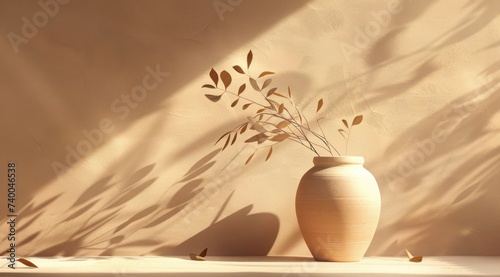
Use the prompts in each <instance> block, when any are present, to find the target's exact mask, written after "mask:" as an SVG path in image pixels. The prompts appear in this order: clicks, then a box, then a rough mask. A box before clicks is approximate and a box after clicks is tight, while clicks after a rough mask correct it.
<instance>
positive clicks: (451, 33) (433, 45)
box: [355, 0, 498, 105]
mask: <svg viewBox="0 0 500 277" xmlns="http://www.w3.org/2000/svg"><path fill="white" fill-rule="evenodd" d="M401 4H402V6H403V10H402V12H401V13H400V14H397V15H395V16H393V18H392V21H391V24H392V25H395V26H397V27H395V28H394V29H392V30H390V31H388V32H387V33H386V34H384V35H383V36H381V37H380V38H377V39H376V41H375V42H374V43H373V45H371V46H370V48H369V49H368V53H367V55H366V58H365V61H366V62H367V64H368V65H369V66H370V71H369V72H366V73H364V74H361V75H359V76H356V77H355V79H356V78H366V79H367V84H368V86H370V84H371V83H372V82H373V80H374V79H376V78H377V77H378V75H377V73H378V71H379V70H380V71H386V70H387V69H388V66H391V65H395V64H397V63H404V62H407V61H408V60H409V59H413V58H415V57H420V58H421V60H420V61H416V62H415V63H413V64H408V65H407V66H405V71H404V72H398V75H397V76H398V78H397V79H398V80H399V79H400V78H401V76H407V77H406V79H405V80H403V81H400V82H398V83H394V84H384V86H382V87H377V88H374V89H373V91H372V92H371V93H370V95H369V97H368V102H369V103H370V104H371V105H375V104H376V103H378V102H383V101H385V100H389V99H392V98H394V97H397V96H399V95H401V94H403V93H405V92H407V91H408V90H410V89H413V88H416V87H418V85H419V84H421V82H422V81H423V80H425V79H426V78H427V77H429V76H431V75H432V74H433V73H435V72H436V71H438V69H439V68H438V65H436V61H435V59H436V57H437V54H436V53H439V52H440V51H441V50H442V49H445V48H447V47H451V46H453V45H456V44H457V43H460V42H463V41H465V40H467V39H469V38H471V37H473V36H474V35H475V34H477V33H479V32H480V31H481V30H483V29H484V28H486V27H488V25H489V24H491V23H492V22H493V21H494V20H495V19H496V18H497V16H498V12H497V10H498V9H496V8H494V6H495V5H498V3H497V2H496V1H491V0H483V1H474V2H469V3H468V4H467V5H465V6H464V7H463V9H466V10H467V13H465V14H464V15H463V16H462V17H459V18H457V20H456V23H455V24H454V26H453V27H451V29H447V30H444V31H443V32H442V34H441V35H438V36H436V38H435V39H432V40H431V41H429V42H428V43H427V44H426V45H425V46H422V47H421V48H419V49H416V50H414V51H411V52H409V53H405V54H402V55H396V54H395V51H394V49H397V47H398V46H397V43H398V39H400V38H401V37H403V36H404V35H407V34H408V33H409V31H408V24H410V23H411V21H412V20H415V19H417V18H419V17H420V16H421V15H422V14H423V13H424V12H425V11H426V10H428V9H430V8H431V7H432V5H433V4H436V3H430V2H427V1H402V2H401ZM424 39H426V38H424ZM391 69H392V68H391ZM403 74H404V75H403Z"/></svg>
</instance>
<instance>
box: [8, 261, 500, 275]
mask: <svg viewBox="0 0 500 277" xmlns="http://www.w3.org/2000/svg"><path fill="white" fill-rule="evenodd" d="M27 259H28V260H30V261H31V262H33V263H35V264H36V265H37V266H38V267H39V268H28V267H26V266H24V265H22V264H20V263H16V266H17V269H10V268H8V267H7V266H6V265H4V267H2V268H0V274H4V275H7V274H9V275H8V276H10V275H12V276H33V275H34V276H55V277H58V276H59V277H60V276H72V277H73V276H134V277H138V276H148V277H152V276H185V277H188V276H282V277H285V276H301V277H302V276H311V277H312V276H405V277H408V276H500V257H477V256H468V257H466V256H462V257H424V259H423V261H422V262H421V263H413V262H409V261H408V259H406V258H405V257H367V258H364V259H363V260H362V261H360V262H354V263H333V262H316V261H314V260H313V259H312V258H307V257H210V256H208V257H207V260H206V261H192V260H190V259H189V257H154V256H141V257H57V258H38V257H33V258H29V257H28V258H27ZM5 261H6V260H5Z"/></svg>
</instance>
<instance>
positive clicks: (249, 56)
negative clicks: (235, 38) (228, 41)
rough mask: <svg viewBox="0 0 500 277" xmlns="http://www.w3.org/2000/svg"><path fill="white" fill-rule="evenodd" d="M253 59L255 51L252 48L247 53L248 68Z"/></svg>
mask: <svg viewBox="0 0 500 277" xmlns="http://www.w3.org/2000/svg"><path fill="white" fill-rule="evenodd" d="M252 59H253V53H252V50H250V51H249V52H248V54H247V68H249V67H250V64H252Z"/></svg>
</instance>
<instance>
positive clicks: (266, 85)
mask: <svg viewBox="0 0 500 277" xmlns="http://www.w3.org/2000/svg"><path fill="white" fill-rule="evenodd" d="M272 81H273V79H271V78H269V79H267V80H265V81H264V84H262V89H265V88H267V87H268V86H269V85H270V84H271V82H272Z"/></svg>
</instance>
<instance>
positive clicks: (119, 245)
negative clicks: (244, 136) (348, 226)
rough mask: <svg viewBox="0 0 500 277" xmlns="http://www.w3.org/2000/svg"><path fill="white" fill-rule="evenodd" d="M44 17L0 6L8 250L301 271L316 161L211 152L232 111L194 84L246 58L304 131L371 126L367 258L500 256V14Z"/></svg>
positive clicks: (426, 8)
mask: <svg viewBox="0 0 500 277" xmlns="http://www.w3.org/2000/svg"><path fill="white" fill-rule="evenodd" d="M46 2H50V3H52V6H50V7H49V11H52V12H53V13H52V15H47V13H48V12H46V11H45V10H44V8H43V7H42V6H41V5H40V4H39V3H38V2H37V1H26V0H24V1H7V0H3V1H0V34H2V39H1V40H0V50H1V51H0V57H1V61H2V63H1V66H0V70H1V72H0V84H1V89H0V103H1V105H2V109H1V111H0V113H1V116H0V126H1V128H2V130H1V133H0V134H1V135H0V161H1V162H0V165H1V166H0V173H1V174H0V176H4V177H2V178H3V179H2V180H3V181H2V184H3V185H2V189H1V190H2V193H1V196H0V207H1V210H0V217H1V221H0V222H7V218H6V213H7V209H6V206H7V205H6V200H7V199H6V196H5V193H4V192H6V191H7V188H6V185H5V182H6V174H7V173H6V172H7V166H6V164H7V162H8V161H15V162H16V163H17V174H18V175H17V199H16V208H17V214H18V222H17V228H18V229H17V231H18V232H17V237H16V242H17V250H18V255H22V256H29V255H39V256H52V255H185V254H187V253H189V252H196V251H201V250H202V249H203V248H205V247H209V254H211V255H294V256H309V253H308V251H307V248H306V247H305V244H304V243H303V241H302V238H301V236H300V233H299V230H298V226H297V223H296V219H295V212H294V195H295V190H296V187H297V185H298V181H299V180H300V177H301V175H302V174H303V173H304V172H305V171H306V170H307V169H308V168H309V167H310V166H311V160H312V157H313V154H312V153H309V152H307V150H306V149H305V148H304V149H303V148H300V147H299V146H297V145H294V144H293V143H286V144H281V145H279V146H278V147H276V148H275V153H274V154H273V157H272V158H271V159H270V160H269V161H267V162H265V163H264V162H263V161H264V158H265V153H264V152H262V153H261V152H258V154H257V155H256V156H255V157H254V160H253V161H252V163H250V164H249V165H247V166H243V164H244V162H245V160H246V158H247V156H248V155H249V154H251V153H252V151H253V150H252V149H253V146H251V145H246V146H245V145H243V143H236V144H235V145H233V146H232V147H230V148H228V149H227V150H225V151H224V152H221V153H219V151H218V149H219V148H220V147H221V146H222V145H221V144H219V145H218V146H214V142H215V141H216V139H217V138H218V137H219V136H220V135H222V134H223V133H224V132H225V131H227V130H228V129H229V128H231V127H232V126H234V125H235V124H237V123H238V122H241V121H242V120H244V118H245V113H244V112H242V111H241V109H239V108H238V109H231V108H230V107H229V105H230V103H231V99H229V98H223V99H222V101H220V102H219V103H217V104H214V103H212V102H210V101H208V100H207V99H206V98H205V97H204V96H203V94H204V93H207V91H206V90H203V89H201V88H200V87H201V85H203V84H204V83H207V82H209V81H210V79H209V77H208V71H209V70H210V69H211V68H212V67H214V68H216V69H217V70H218V71H220V70H222V69H230V67H231V66H233V65H235V64H240V65H244V63H245V56H246V53H247V52H248V51H249V50H250V49H251V50H252V51H253V53H254V65H253V66H254V68H253V70H254V71H253V72H254V74H256V73H257V72H260V70H271V71H274V72H277V73H278V74H276V75H275V77H274V78H275V81H274V82H275V83H277V84H281V85H282V86H286V85H290V86H291V87H292V89H293V92H294V95H295V97H296V99H297V102H298V103H299V104H300V106H301V107H302V108H303V110H304V111H307V112H306V113H308V114H309V115H310V117H311V118H314V117H315V115H314V109H315V105H316V101H317V99H319V98H324V99H325V108H324V110H323V111H322V113H321V114H320V115H319V116H321V117H328V119H329V120H328V121H327V122H325V124H326V125H324V127H325V126H327V127H325V129H327V133H328V134H329V135H330V136H331V138H332V140H333V141H334V142H335V143H336V144H338V145H339V148H341V149H343V142H342V140H341V138H340V137H339V136H338V135H337V134H336V133H335V130H336V129H337V128H339V127H340V125H341V123H340V119H342V118H349V119H350V118H352V117H353V116H355V115H356V114H363V115H364V117H365V120H364V122H363V124H361V125H360V126H358V127H357V128H356V129H354V131H353V133H352V138H351V141H350V145H349V149H350V151H349V154H351V155H362V156H364V157H365V160H366V168H368V169H369V170H370V171H371V172H372V173H373V174H374V175H375V177H376V178H377V180H378V182H379V186H380V189H381V193H382V203H383V207H382V211H383V212H382V216H381V220H380V224H379V228H378V230H377V233H376V236H375V239H374V241H373V243H372V245H371V247H370V249H369V251H368V255H402V254H403V253H404V249H405V248H408V249H411V250H412V251H413V252H414V253H415V254H420V255H500V247H499V246H500V220H499V215H500V201H499V199H500V186H499V180H500V171H499V169H500V136H499V133H498V132H499V126H500V115H499V113H498V110H499V107H500V91H499V86H498V79H499V78H500V76H499V72H498V71H499V68H500V58H499V54H500V51H499V50H500V43H499V39H500V37H499V29H500V22H499V18H498V15H499V12H500V1H479V0H478V1H454V0H448V1H401V2H399V1H382V0H381V1H329V0H311V1H286V0H275V1H264V0H262V1H251V0H245V1H243V0H241V1H237V0H231V1H230V0H220V1H212V0H209V1H205V0H203V1H199V0H196V1H195V0H189V1H97V0H94V1H79V0H73V1H70V2H68V3H66V2H67V1H62V0H61V1H60V2H61V3H59V4H57V8H56V6H55V5H54V3H56V2H53V1H52V2H51V1H43V0H42V3H46ZM63 2H64V3H63ZM216 7H218V8H216ZM50 9H51V10H50ZM44 13H45V19H46V20H45V21H44ZM34 16H35V18H34ZM23 18H25V19H26V20H23ZM34 20H38V21H36V23H37V24H38V25H39V26H35V27H36V30H35V31H34V30H33V29H31V30H30V29H29V28H28V27H23V26H25V25H26V24H30V23H26V22H31V23H33V22H34ZM23 28H24V29H23ZM27 28H28V29H27ZM23 30H24V34H23ZM13 34H15V35H16V36H17V37H16V38H17V39H16V40H14V41H16V43H12V38H13V37H14V35H13ZM20 38H22V39H20ZM20 41H21V42H20ZM16 52H17V53H16ZM152 70H153V71H154V70H160V71H161V72H168V76H166V75H167V74H166V73H162V74H164V75H163V76H162V75H160V76H158V75H151V73H150V72H151V71H152ZM147 76H152V77H147ZM155 77H156V79H155ZM144 78H146V79H147V82H146V83H145V84H146V85H147V87H148V89H147V94H145V96H144V99H140V101H136V100H133V101H132V100H130V101H131V103H130V106H126V105H127V104H126V102H125V100H124V99H126V97H128V96H130V95H131V93H132V92H133V91H138V90H139V89H141V88H140V86H141V85H143V80H144ZM148 78H149V79H148ZM138 86H139V87H138ZM122 97H125V98H122ZM250 112H251V111H250ZM85 134H87V136H86V135H85ZM89 134H94V136H93V137H91V138H93V140H91V139H89ZM92 142H93V144H92ZM240 142H241V141H240ZM78 149H80V151H81V153H80V155H79V156H78V157H77V156H76V155H75V154H74V153H73V152H72V151H77V150H78ZM71 153H73V154H71ZM68 162H69V163H68ZM56 164H59V165H63V166H65V167H68V169H67V170H64V171H56V170H54V165H56ZM2 225H3V227H1V229H0V234H2V235H1V236H0V246H1V247H2V248H3V249H6V248H7V245H8V241H7V233H8V228H7V227H8V226H7V224H2Z"/></svg>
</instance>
